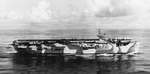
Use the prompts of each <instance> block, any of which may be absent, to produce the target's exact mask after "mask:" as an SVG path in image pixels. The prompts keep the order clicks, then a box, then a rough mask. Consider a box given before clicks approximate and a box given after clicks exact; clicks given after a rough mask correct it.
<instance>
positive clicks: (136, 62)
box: [0, 29, 150, 74]
mask: <svg viewBox="0 0 150 74" xmlns="http://www.w3.org/2000/svg"><path fill="white" fill-rule="evenodd" d="M103 32H105V33H106V35H107V36H108V37H114V38H115V37H122V38H127V37H130V38H133V39H134V40H136V41H138V42H139V43H140V46H139V54H137V55H136V56H134V57H130V58H129V57H128V58H122V59H121V60H118V61H113V60H111V59H110V58H107V57H106V58H103V59H102V58H100V59H90V58H79V57H73V56H61V57H58V56H57V57H52V56H51V57H27V56H20V55H18V54H16V51H15V50H14V49H13V47H12V46H11V45H10V44H11V43H12V41H13V40H16V39H53V38H96V33H97V30H87V29H78V30H77V29H69V30H47V31H32V30H30V31H29V30H7V31H6V30H5V31H4V30H1V31H0V74H150V58H149V57H150V30H129V29H128V30H127V29H124V30H112V29H111V30H110V29H105V30H103Z"/></svg>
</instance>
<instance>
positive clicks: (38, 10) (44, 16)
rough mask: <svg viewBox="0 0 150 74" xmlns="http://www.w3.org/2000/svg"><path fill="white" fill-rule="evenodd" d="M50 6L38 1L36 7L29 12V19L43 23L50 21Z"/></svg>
mask: <svg viewBox="0 0 150 74" xmlns="http://www.w3.org/2000/svg"><path fill="white" fill-rule="evenodd" d="M51 15H52V13H51V6H50V3H49V2H47V1H44V0H43V1H40V2H39V3H38V4H37V6H35V7H33V8H32V10H31V14H30V18H31V19H32V20H33V21H37V22H38V21H43V20H49V19H51Z"/></svg>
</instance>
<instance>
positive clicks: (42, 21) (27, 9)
mask: <svg viewBox="0 0 150 74" xmlns="http://www.w3.org/2000/svg"><path fill="white" fill-rule="evenodd" d="M149 20H150V1H149V0H0V29H38V30H39V29H40V30H45V29H76V28H77V29H78V28H89V29H90V28H91V29H96V28H98V27H100V28H106V29H109V28H111V29H149V28H150V27H148V26H149V24H150V22H149Z"/></svg>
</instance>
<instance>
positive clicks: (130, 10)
mask: <svg viewBox="0 0 150 74" xmlns="http://www.w3.org/2000/svg"><path fill="white" fill-rule="evenodd" d="M90 1H91V2H90V4H91V10H92V11H93V13H94V15H95V16H97V17H120V16H129V15H134V14H139V13H140V14H141V13H145V12H148V11H149V10H150V1H148V0H90Z"/></svg>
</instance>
